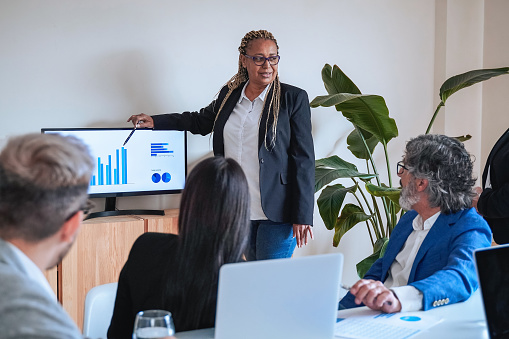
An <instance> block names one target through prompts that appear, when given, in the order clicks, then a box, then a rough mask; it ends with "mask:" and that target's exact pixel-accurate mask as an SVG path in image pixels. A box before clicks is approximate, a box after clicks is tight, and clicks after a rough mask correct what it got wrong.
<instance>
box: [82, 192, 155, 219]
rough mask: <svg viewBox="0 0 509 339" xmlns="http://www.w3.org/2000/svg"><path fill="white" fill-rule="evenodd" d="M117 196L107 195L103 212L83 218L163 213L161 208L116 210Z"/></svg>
mask: <svg viewBox="0 0 509 339" xmlns="http://www.w3.org/2000/svg"><path fill="white" fill-rule="evenodd" d="M116 205H117V198H116V197H108V198H106V202H105V203H104V211H103V212H94V213H90V214H89V215H87V217H86V218H85V220H89V219H93V218H101V217H111V216H117V215H164V211H163V210H117V209H116Z"/></svg>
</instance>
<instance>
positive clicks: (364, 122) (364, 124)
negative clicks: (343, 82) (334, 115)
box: [336, 95, 398, 144]
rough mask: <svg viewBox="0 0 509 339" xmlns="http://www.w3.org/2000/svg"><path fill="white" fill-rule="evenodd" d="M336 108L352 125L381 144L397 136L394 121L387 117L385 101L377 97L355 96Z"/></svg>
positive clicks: (387, 111) (387, 110)
mask: <svg viewBox="0 0 509 339" xmlns="http://www.w3.org/2000/svg"><path fill="white" fill-rule="evenodd" d="M336 107H337V109H339V110H341V112H342V113H343V115H344V116H345V117H346V118H347V119H348V120H349V121H350V122H351V123H352V124H354V125H355V126H358V127H360V128H362V129H363V130H365V131H367V132H369V133H371V134H373V135H374V136H375V137H376V138H377V139H378V141H380V142H381V143H383V144H387V143H388V142H389V141H390V140H391V139H392V138H395V137H397V136H398V127H397V126H396V121H394V119H392V118H391V117H389V109H388V108H387V105H386V104H385V100H384V98H382V97H381V96H379V95H363V96H357V97H356V98H351V99H350V100H347V101H343V102H342V103H340V104H338V105H337V106H336Z"/></svg>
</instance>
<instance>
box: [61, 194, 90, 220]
mask: <svg viewBox="0 0 509 339" xmlns="http://www.w3.org/2000/svg"><path fill="white" fill-rule="evenodd" d="M94 207H95V204H94V203H93V202H92V200H89V199H87V201H86V202H85V204H84V205H83V206H81V207H80V208H79V209H78V210H77V211H74V212H72V213H71V214H70V215H69V216H68V217H67V218H66V219H65V221H68V220H69V219H71V218H72V217H73V216H74V215H75V214H76V213H78V212H79V211H83V215H87V214H88V213H90V210H91V209H92V208H94Z"/></svg>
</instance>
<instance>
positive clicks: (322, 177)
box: [315, 155, 376, 192]
mask: <svg viewBox="0 0 509 339" xmlns="http://www.w3.org/2000/svg"><path fill="white" fill-rule="evenodd" d="M375 176H376V175H374V174H365V173H360V172H359V171H357V166H355V165H354V164H352V163H349V162H348V161H344V160H343V159H341V158H340V157H338V156H337V155H333V156H331V157H328V158H323V159H319V160H316V161H315V192H318V191H319V190H320V189H321V188H322V187H323V186H325V185H327V184H329V183H331V182H332V181H334V180H336V179H339V178H352V177H357V178H366V179H371V178H374V177H375Z"/></svg>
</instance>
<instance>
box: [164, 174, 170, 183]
mask: <svg viewBox="0 0 509 339" xmlns="http://www.w3.org/2000/svg"><path fill="white" fill-rule="evenodd" d="M170 180H171V175H170V173H163V182H170Z"/></svg>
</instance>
